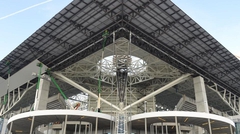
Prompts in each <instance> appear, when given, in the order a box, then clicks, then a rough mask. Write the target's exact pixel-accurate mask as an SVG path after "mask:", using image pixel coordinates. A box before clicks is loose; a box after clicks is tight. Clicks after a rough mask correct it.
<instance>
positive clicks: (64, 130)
mask: <svg viewBox="0 0 240 134" xmlns="http://www.w3.org/2000/svg"><path fill="white" fill-rule="evenodd" d="M67 121H68V115H65V121H64V126H63V129H62V131H63V134H66V129H67Z"/></svg>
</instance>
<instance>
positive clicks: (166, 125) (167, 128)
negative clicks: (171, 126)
mask: <svg viewBox="0 0 240 134" xmlns="http://www.w3.org/2000/svg"><path fill="white" fill-rule="evenodd" d="M166 134H168V126H167V124H166Z"/></svg>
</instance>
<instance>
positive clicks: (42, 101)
mask: <svg viewBox="0 0 240 134" xmlns="http://www.w3.org/2000/svg"><path fill="white" fill-rule="evenodd" d="M43 77H45V78H48V76H47V75H43ZM49 89H50V81H49V80H46V79H42V78H41V79H40V83H39V89H37V90H36V96H35V102H34V110H46V108H47V102H48V93H49Z"/></svg>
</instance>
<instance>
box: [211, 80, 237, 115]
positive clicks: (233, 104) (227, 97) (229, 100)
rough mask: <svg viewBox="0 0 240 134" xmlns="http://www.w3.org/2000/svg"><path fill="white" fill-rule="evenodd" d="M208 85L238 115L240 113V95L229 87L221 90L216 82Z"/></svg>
mask: <svg viewBox="0 0 240 134" xmlns="http://www.w3.org/2000/svg"><path fill="white" fill-rule="evenodd" d="M207 87H208V88H209V89H211V90H213V91H214V92H216V93H217V94H218V95H219V97H220V98H221V99H222V101H223V102H225V103H226V104H227V105H228V106H229V107H230V108H231V109H232V110H233V111H234V112H235V113H236V114H237V115H239V114H240V97H238V96H237V95H236V94H233V93H232V92H230V91H228V90H227V89H223V90H222V89H221V90H220V89H219V86H218V85H217V84H216V83H214V84H213V85H212V86H207Z"/></svg>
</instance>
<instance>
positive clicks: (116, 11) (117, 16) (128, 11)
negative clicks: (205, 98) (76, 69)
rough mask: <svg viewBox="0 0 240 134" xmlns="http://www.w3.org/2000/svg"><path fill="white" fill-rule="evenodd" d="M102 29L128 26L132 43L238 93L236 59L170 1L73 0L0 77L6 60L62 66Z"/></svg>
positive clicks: (124, 30) (92, 48)
mask: <svg viewBox="0 0 240 134" xmlns="http://www.w3.org/2000/svg"><path fill="white" fill-rule="evenodd" d="M106 29H107V30H108V31H109V32H110V33H112V32H113V31H116V30H118V31H117V32H116V39H118V38H120V37H125V38H126V39H129V31H131V32H132V33H133V36H132V37H131V41H132V42H133V43H134V44H135V45H137V46H138V47H140V48H142V49H144V50H145V51H147V52H149V53H152V54H153V55H154V56H156V57H158V58H160V59H161V60H163V61H165V62H167V63H169V64H171V65H173V66H174V67H176V68H178V69H180V70H181V71H183V72H186V73H193V74H194V75H201V76H203V77H204V78H205V79H206V80H209V81H206V82H209V84H211V82H215V83H217V84H219V85H220V86H222V87H223V88H226V89H228V90H230V91H231V92H233V93H235V94H236V95H238V96H240V90H239V89H238V87H240V81H239V79H240V61H239V60H238V59H237V58H236V57H235V56H234V55H233V54H231V53H230V52H229V51H228V50H227V49H226V48H224V47H223V46H222V45H221V44H220V43H219V42H218V41H217V40H216V39H214V38H213V37H212V36H211V35H210V34H209V33H207V32H206V31H205V30H204V29H203V28H202V27H200V26H199V25H198V24H197V23H196V22H195V21H194V20H192V19H191V18H190V17H189V16H188V15H186V14H185V13H184V12H183V11H182V10H181V9H179V8H178V7H177V6H176V5H175V4H173V3H172V2H171V1H170V0H98V1H96V0H81V1H79V0H74V1H73V2H71V3H70V4H69V5H68V6H67V7H66V8H64V9H63V10H62V11H60V12H59V13H58V14H56V15H55V16H54V17H53V18H52V19H51V20H49V21H48V22H47V23H46V24H45V25H43V26H42V27H41V28H39V29H38V30H37V31H36V32H35V33H33V34H32V35H31V36H30V37H29V38H27V39H26V40H25V41H24V42H23V43H22V44H20V45H19V46H18V47H17V48H16V49H14V50H13V51H12V52H11V53H10V54H9V55H7V56H6V57H5V58H4V59H3V60H2V61H1V63H0V76H1V77H3V78H7V71H8V67H7V65H6V64H5V63H6V62H7V61H10V62H11V69H12V73H15V72H17V71H19V70H20V69H21V68H23V67H25V66H26V65H27V64H29V63H30V62H32V61H33V60H35V59H38V60H39V61H40V62H42V63H44V64H45V65H46V66H48V67H50V68H53V70H62V69H64V68H65V67H67V66H69V65H71V64H73V63H75V62H77V61H79V60H81V59H83V58H84V57H86V56H88V55H90V54H92V53H94V52H96V51H98V50H100V49H101V47H102V44H101V43H102V42H101V41H99V42H97V41H98V40H100V39H102V33H103V31H104V30H106ZM119 29H121V30H119ZM138 37H140V38H138ZM112 38H113V37H112V35H110V36H109V37H108V40H107V45H109V44H111V43H112ZM145 41H147V42H148V43H145ZM94 42H96V43H94ZM93 43H94V44H93ZM149 43H150V44H149Z"/></svg>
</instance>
